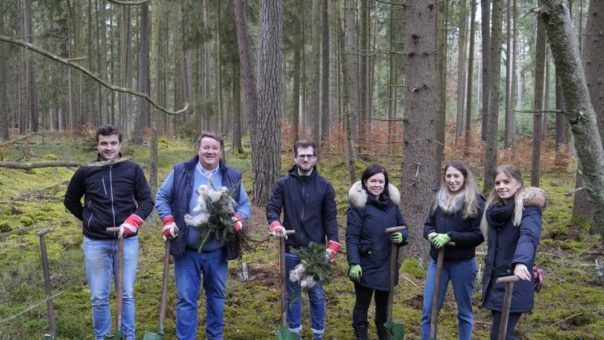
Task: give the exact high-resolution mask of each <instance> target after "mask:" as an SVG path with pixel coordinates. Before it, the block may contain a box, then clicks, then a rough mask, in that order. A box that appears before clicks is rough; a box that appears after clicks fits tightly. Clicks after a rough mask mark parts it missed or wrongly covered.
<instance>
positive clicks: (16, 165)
mask: <svg viewBox="0 0 604 340" xmlns="http://www.w3.org/2000/svg"><path fill="white" fill-rule="evenodd" d="M81 165H83V163H82V162H75V161H44V162H33V163H22V162H0V168H9V169H23V170H31V169H36V168H61V167H63V168H77V167H79V166H81Z"/></svg>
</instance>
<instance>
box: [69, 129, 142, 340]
mask: <svg viewBox="0 0 604 340" xmlns="http://www.w3.org/2000/svg"><path fill="white" fill-rule="evenodd" d="M96 142H97V150H98V155H97V159H96V161H95V162H93V163H92V164H90V165H88V166H83V167H80V168H79V169H78V170H77V171H76V172H75V174H74V175H73V177H72V178H71V181H70V182H69V186H68V187H67V192H66V193H65V201H64V203H65V207H66V208H67V209H68V210H69V211H70V212H71V213H72V214H73V215H74V216H75V217H77V218H78V219H79V220H81V221H82V223H83V227H84V228H83V231H84V262H85V264H86V278H87V280H88V286H89V288H90V295H91V299H92V323H93V327H94V333H95V337H96V339H104V338H105V336H107V335H109V332H110V331H111V309H110V306H109V292H110V290H111V273H113V274H114V275H116V274H117V239H118V238H123V239H124V260H123V261H124V262H123V281H122V282H123V284H122V287H123V292H122V304H123V306H122V307H123V310H122V320H121V321H122V329H121V332H122V333H123V334H124V335H125V336H126V339H134V335H135V331H136V329H135V324H134V294H133V293H134V281H135V275H136V268H137V258H138V237H137V230H138V227H140V226H141V225H142V224H143V220H144V219H146V218H147V216H149V214H150V213H151V211H152V210H153V198H152V196H151V191H150V190H149V184H148V183H147V179H146V178H145V175H144V173H143V170H142V169H141V167H140V166H139V165H138V164H136V163H134V162H131V161H129V160H128V159H127V158H121V153H120V150H121V148H122V135H121V133H120V132H119V131H118V129H117V128H116V127H114V126H111V125H104V126H102V127H100V128H99V129H98V130H97V131H96ZM82 197H84V203H83V204H82V201H81V200H82ZM108 227H119V228H120V229H119V232H115V233H107V232H106V231H105V230H106V228H108Z"/></svg>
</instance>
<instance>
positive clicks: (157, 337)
mask: <svg viewBox="0 0 604 340" xmlns="http://www.w3.org/2000/svg"><path fill="white" fill-rule="evenodd" d="M169 269H170V240H167V241H166V245H165V249H164V276H163V279H162V282H161V300H160V302H159V332H157V333H156V332H151V331H146V332H145V335H144V336H143V340H162V339H163V338H164V319H165V318H166V299H167V296H168V275H169Z"/></svg>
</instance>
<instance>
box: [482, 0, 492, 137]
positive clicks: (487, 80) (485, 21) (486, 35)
mask: <svg viewBox="0 0 604 340" xmlns="http://www.w3.org/2000/svg"><path fill="white" fill-rule="evenodd" d="M480 9H481V23H482V24H481V33H482V86H481V88H482V108H481V112H482V119H481V122H482V128H481V132H480V135H481V140H482V141H485V142H486V141H487V136H488V130H489V129H488V126H487V125H488V121H489V118H490V117H491V114H490V113H489V109H490V106H489V91H490V89H491V86H490V84H491V75H492V74H494V73H493V72H492V70H491V60H490V58H491V54H492V53H491V0H481V1H480Z"/></svg>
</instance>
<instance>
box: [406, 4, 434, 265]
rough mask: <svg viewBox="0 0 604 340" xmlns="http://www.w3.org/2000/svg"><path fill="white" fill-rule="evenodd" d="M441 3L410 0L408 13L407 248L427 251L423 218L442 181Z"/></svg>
mask: <svg viewBox="0 0 604 340" xmlns="http://www.w3.org/2000/svg"><path fill="white" fill-rule="evenodd" d="M437 11H438V9H437V7H436V6H434V4H432V3H427V2H425V1H423V0H413V1H407V3H406V7H405V14H404V23H405V33H404V46H405V55H406V56H407V59H406V65H405V89H406V90H407V91H406V95H405V104H404V106H405V118H404V120H403V123H404V135H403V166H402V177H401V186H402V189H401V193H402V197H405V204H403V206H402V210H403V215H404V216H405V220H406V222H407V227H409V230H410V243H409V244H410V245H415V246H413V249H411V250H409V251H410V252H411V253H412V254H414V255H419V254H421V255H422V256H423V255H425V254H427V253H428V251H427V250H428V243H427V242H421V241H420V239H421V235H422V232H423V227H422V226H423V224H424V220H425V218H426V215H427V213H428V209H429V207H430V205H431V202H432V198H433V191H432V190H433V189H435V188H437V187H438V182H439V168H440V163H441V160H442V157H443V155H442V154H441V153H439V150H440V148H439V146H438V143H439V142H438V131H439V128H440V127H438V126H437V124H438V123H439V119H438V118H437V117H436V111H437V108H436V105H437V98H436V96H437V93H438V88H437V87H438V86H439V85H438V84H437V75H436V73H435V72H436V62H437V61H436V58H437V53H436V48H437V46H436V39H437V38H436V35H437V26H436V25H437V24H436V20H437Z"/></svg>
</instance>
